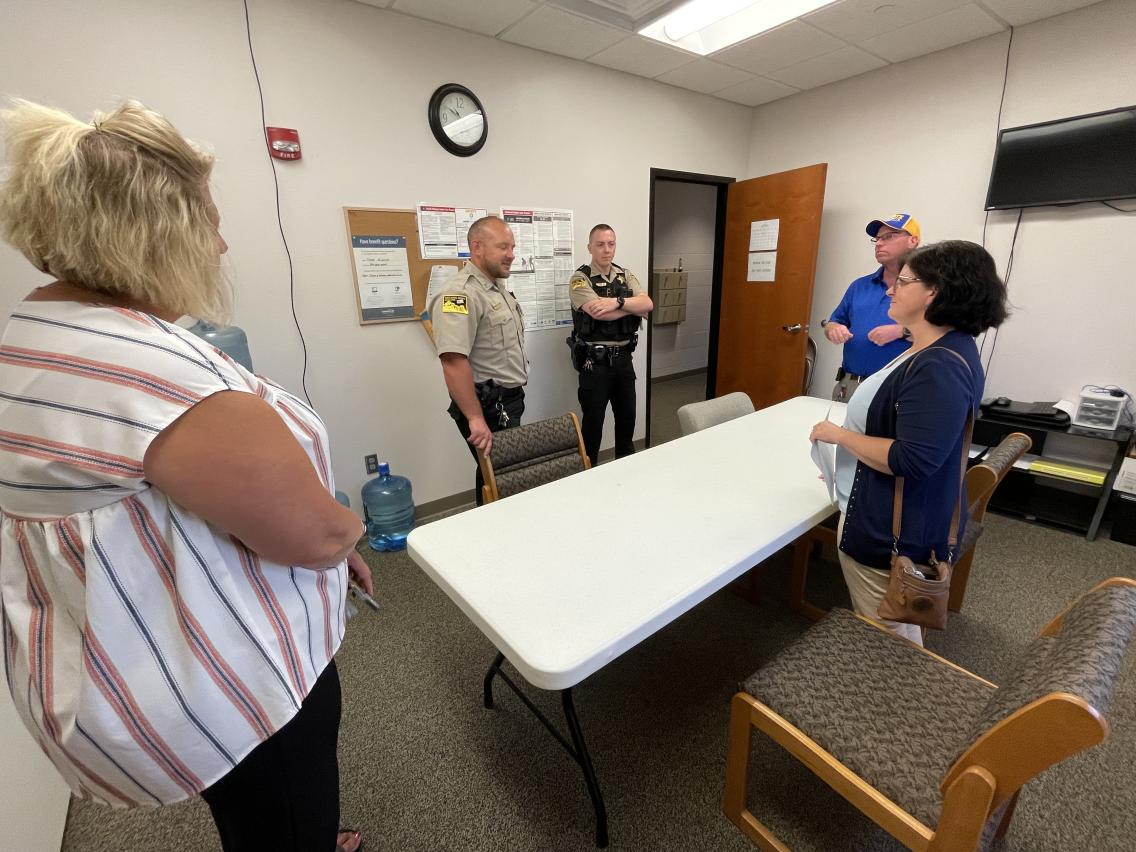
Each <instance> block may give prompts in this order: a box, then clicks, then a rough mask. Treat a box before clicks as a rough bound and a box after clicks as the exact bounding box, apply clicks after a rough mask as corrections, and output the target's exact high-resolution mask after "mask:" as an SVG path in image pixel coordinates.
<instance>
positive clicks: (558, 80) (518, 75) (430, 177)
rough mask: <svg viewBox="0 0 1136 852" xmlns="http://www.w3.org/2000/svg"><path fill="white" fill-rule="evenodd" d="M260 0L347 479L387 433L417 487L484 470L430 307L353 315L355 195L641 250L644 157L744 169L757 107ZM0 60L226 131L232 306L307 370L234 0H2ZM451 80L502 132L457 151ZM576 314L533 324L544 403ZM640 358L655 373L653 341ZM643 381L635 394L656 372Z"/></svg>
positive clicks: (10, 281)
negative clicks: (557, 220) (460, 425)
mask: <svg viewBox="0 0 1136 852" xmlns="http://www.w3.org/2000/svg"><path fill="white" fill-rule="evenodd" d="M250 8H251V13H252V22H253V44H254V46H255V49H256V53H257V60H258V63H259V69H260V76H261V80H262V81H263V83H264V89H265V102H266V109H267V119H266V120H267V123H268V124H273V125H282V126H285V127H295V128H298V129H299V131H300V137H301V141H302V143H303V148H304V159H303V160H301V161H300V162H298V163H282V164H281V165H280V166H279V172H280V194H281V207H282V210H283V216H284V228H285V232H286V234H287V236H288V239H289V244H290V247H291V251H292V257H293V260H294V263H295V271H296V309H297V312H298V314H299V317H300V321H301V323H302V325H303V329H304V334H305V336H306V338H307V343H308V352H309V357H310V364H309V370H308V379H307V384H308V389H309V390H310V392H311V396H312V400H313V402H314V403H315V405H316V407H317V409H318V410H319V411H320V412H321V413H322V414H323V416H324V418H325V419H326V421H327V423H328V427H329V429H330V432H331V438H332V448H333V461H334V468H335V474H336V479H337V482H338V484H339V487H340V488H342V489H343V490H345V491H347V492H349V493H350V494H351V496H352V498H353V502H354V503H355V504H356V507H358V504H359V499H358V495H359V488H360V486H361V484H362V482H363V480H364V478H365V475H364V472H363V462H362V457H363V455H364V454H365V453H369V452H378V453H379V454H380V456H381V457H383V458H386V459H388V460H389V461H390V462H391V465H392V468H393V469H394V470H395V471H397V472H399V473H403V474H406V475H408V476H410V477H411V478H412V479H413V481H414V490H415V498H416V500H417V501H418V502H419V503H422V502H426V501H430V500H436V499H439V498H443V497H446V496H449V495H452V494H456V493H458V492H461V491H464V490H468V489H471V488H472V486H473V483H472V477H473V464H472V461H471V460H470V457H469V454H468V452H467V451H466V450H465V448H464V447H463V446H462V445H461V441H460V438H459V437H458V435H457V432H456V430H455V428H454V426H453V423H452V421H451V420H450V419H449V417H447V416H446V414H445V413H444V409H445V408H446V405H447V404H448V400H447V398H446V392H445V386H444V384H443V382H442V378H441V370H440V368H439V366H438V363H437V359H436V357H435V356H434V353H433V350H432V348H431V345H430V343H429V341H428V339H427V337H426V335H425V334H424V333H423V331H422V330H421V329H420V328H419V327H418V325H417V324H416V323H396V324H391V325H381V326H365V327H361V326H359V325H358V322H357V310H356V307H355V300H354V296H353V294H352V279H351V268H350V260H349V256H348V249H347V243H346V240H345V236H344V224H343V213H342V209H341V208H342V207H343V206H344V205H351V206H371V207H394V208H409V207H413V205H414V204H415V203H416V202H418V201H433V202H442V203H445V202H453V203H457V204H468V205H477V206H483V207H486V208H488V209H490V210H494V209H496V208H499V207H501V206H502V205H527V204H532V205H545V206H555V207H567V208H571V209H573V210H574V211H575V214H576V225H577V227H576V232H577V233H576V237H577V242H578V250H577V259H578V261H579V262H583V261H584V260H585V259H586V257H587V253H586V249H585V244H586V242H587V229H588V227H590V225H591V224H592V223H594V222H597V221H607V222H610V223H612V224H613V225H614V226H615V227H616V228H617V230H618V233H619V243H620V245H619V255H620V260H621V262H623V263H626V264H627V265H628V266H630V267H631V268H632V269H641V270H645V269H646V268H647V264H646V254H647V222H648V209H647V207H648V201H649V177H650V169H651V167H658V168H667V169H677V170H685V171H694V172H706V173H712V174H723V175H736V176H739V177H740V176H741V175H742V173H743V171H744V168H745V164H746V159H747V151H748V144H749V138H750V121H751V115H752V111H751V110H750V109H748V108H746V107H742V106H739V105H736V104H729V103H726V102H724V101H720V100H717V99H715V98H710V97H707V96H704V95H698V94H695V93H692V92H686V91H683V90H680V89H676V88H673V87H669V86H664V85H662V84H659V83H654V82H651V81H648V80H644V79H642V78H638V77H633V76H631V75H627V74H622V73H619V72H616V71H611V70H608V69H605V68H599V67H595V66H590V65H585V64H583V63H579V62H573V61H571V60H568V59H561V58H558V57H553V56H550V55H547V54H543V53H539V52H536V51H532V50H528V49H525V48H521V47H515V46H512V45H506V44H502V43H500V42H496V41H494V40H492V39H489V38H484V37H480V36H475V35H470V34H467V33H461V32H459V31H457V30H452V29H449V28H446V27H442V26H439V25H436V24H431V23H427V22H424V21H419V20H416V19H413V18H409V17H406V16H402V15H398V14H396V13H393V12H387V11H382V10H379V9H376V8H373V7H370V6H366V5H362V4H359V3H355V2H350V0H271V2H269V0H251V2H250ZM47 46H50V48H51V51H50V54H48V53H45V47H47ZM0 81H2V82H0V87H2V93H3V94H8V95H19V96H22V97H27V98H31V99H34V100H42V101H46V102H49V103H52V104H55V105H58V106H61V107H63V108H66V109H69V110H71V111H73V112H75V113H77V114H79V115H83V116H86V115H89V114H90V111H91V110H92V109H93V108H95V107H107V106H110V105H113V103H114V102H115V101H116V100H117V99H119V98H123V97H134V98H138V99H140V100H142V101H144V102H146V103H148V104H150V105H152V106H153V107H155V108H157V109H159V110H160V111H162V112H164V113H166V114H167V115H168V116H169V117H170V118H171V119H172V120H173V121H174V122H175V123H176V124H177V125H178V127H179V128H180V129H181V130H182V131H183V132H184V133H185V134H186V135H187V136H189V137H190V138H194V139H199V140H205V141H207V142H209V143H211V145H212V146H213V148H214V149H215V151H216V153H217V155H218V163H217V167H216V170H215V185H216V190H215V191H216V195H217V201H218V205H219V206H220V209H221V214H222V218H223V221H222V231H223V233H224V235H225V237H226V239H227V240H228V241H229V244H230V245H231V247H232V248H231V251H230V253H229V262H230V264H231V267H232V272H233V277H234V279H235V284H236V288H237V314H236V321H237V323H238V324H239V325H241V326H243V327H244V328H245V330H246V331H247V332H248V335H249V341H250V346H251V348H252V352H253V358H254V360H255V362H256V366H257V369H258V371H260V372H263V373H265V374H266V375H269V376H272V377H273V378H275V379H276V380H277V381H280V382H282V383H284V384H285V385H286V386H288V387H289V388H292V389H298V388H299V386H300V366H301V354H300V344H299V339H298V337H297V335H296V332H295V330H294V328H293V326H292V318H291V313H290V308H289V302H288V270H287V264H286V259H285V256H284V251H283V248H282V246H281V244H280V240H279V236H278V234H277V230H276V218H275V202H274V198H273V185H272V174H271V172H270V170H269V166H268V164H267V162H266V157H265V156H264V153H263V141H262V136H261V131H260V126H261V120H260V114H259V105H258V102H257V93H256V88H255V84H254V80H253V74H252V68H251V65H250V62H249V54H248V47H247V44H246V42H245V31H244V17H243V12H242V8H241V4H240V3H234V2H231V0H195V2H192V3H185V2H174V0H109V2H103V3H100V4H99V5H98V11H97V13H96V12H94V11H93V10H92V7H91V6H90V4H88V3H83V2H78V0H5V3H4V26H3V28H0ZM451 81H456V82H461V83H464V84H466V85H468V86H470V87H471V88H472V89H473V90H474V92H476V93H477V94H478V96H479V97H480V98H481V100H482V102H483V103H484V105H485V108H486V112H487V114H488V121H489V141H488V143H487V145H486V147H485V148H484V149H483V150H482V151H481V153H479V154H478V155H477V156H475V157H473V158H470V159H460V158H457V157H453V156H451V155H450V154H447V153H446V152H445V151H443V150H442V149H441V148H440V147H439V146H438V145H437V143H436V142H435V141H434V139H433V137H432V136H431V134H430V130H429V127H428V125H427V123H426V104H427V102H428V100H429V98H430V94H431V93H432V92H433V91H434V89H435V88H436V87H437V86H438V85H440V84H442V83H446V82H451ZM603 118H611V119H614V120H615V125H614V126H615V127H617V128H618V132H610V128H611V126H612V125H611V123H610V122H608V124H607V125H606V128H607V129H605V130H602V131H601V130H599V129H598V125H594V121H595V120H597V119H603ZM0 281H2V282H3V284H2V285H0V286H2V288H3V290H2V292H0V310H3V311H4V312H7V311H8V310H10V309H11V307H12V305H13V304H14V303H15V301H16V300H17V299H19V298H20V297H21V296H22V295H23V294H24V293H25V292H27V291H28V290H30V289H31V288H32V286H34V285H35V284H37V283H39V281H40V279H39V277H38V276H37V275H36V273H35V272H34V270H32V268H31V267H30V266H29V265H28V264H27V263H26V262H25V261H24V260H23V259H22V258H21V257H19V256H18V255H17V254H16V253H15V252H12V251H11V250H10V249H8V248H7V247H0ZM566 335H567V331H566V330H564V329H561V330H558V331H541V332H534V333H532V334H530V335H529V345H528V350H529V357H530V359H531V361H532V369H531V373H530V382H529V389H528V411H527V413H526V417H527V418H529V419H539V418H541V417H546V416H551V415H554V414H557V413H560V412H563V411H565V410H568V409H569V408H575V407H576V405H577V403H576V376H575V373H574V372H573V371H572V369H571V366H570V365H569V363H568V351H567V347H566V346H565V345H564V338H565V337H566ZM635 357H636V360H637V362H638V364H639V367H638V369H639V372H640V374H641V375H642V374H645V372H646V370H645V365H646V347H643V348H642V349H641V350H640V351H639V352H637V353H636V356H635ZM639 393H640V403H639V406H640V410H642V408H643V406H644V404H645V403H644V397H645V390H644V387H643V383H640V387H639ZM642 433H643V423H642V419H640V423H639V424H638V426H637V432H636V434H637V436H640V437H641V436H642Z"/></svg>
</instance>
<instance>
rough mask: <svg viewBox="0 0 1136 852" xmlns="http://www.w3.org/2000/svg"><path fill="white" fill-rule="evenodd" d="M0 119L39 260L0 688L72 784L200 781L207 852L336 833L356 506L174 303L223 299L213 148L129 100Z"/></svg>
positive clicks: (27, 317) (12, 471)
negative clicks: (83, 113) (89, 110)
mask: <svg viewBox="0 0 1136 852" xmlns="http://www.w3.org/2000/svg"><path fill="white" fill-rule="evenodd" d="M0 121H2V122H3V126H4V130H5V136H6V142H7V148H6V150H7V158H8V164H7V165H8V170H7V172H8V175H7V180H6V182H5V184H4V185H3V187H0V234H2V235H3V237H4V238H5V239H6V240H7V241H8V242H9V243H11V244H12V245H13V246H14V247H15V248H17V249H18V250H19V251H20V252H22V253H23V255H24V256H25V257H26V258H27V259H28V260H29V261H31V263H32V264H33V265H34V266H35V267H36V269H38V270H40V271H41V272H44V273H47V274H48V275H50V276H51V277H52V278H53V279H54V280H53V281H52V282H51V283H49V284H46V285H45V286H41V287H39V288H38V289H36V290H34V291H33V292H32V293H31V294H30V295H29V296H28V297H27V298H26V299H25V300H24V301H23V302H21V303H20V304H19V305H17V306H16V309H15V310H14V311H13V313H12V315H11V317H10V318H9V320H8V324H7V327H6V328H5V330H4V333H3V338H2V340H0V396H2V398H3V405H2V406H0V586H2V592H3V624H2V627H3V638H4V652H5V662H6V669H5V670H6V672H7V678H8V687H9V690H10V692H11V694H12V698H13V700H14V701H15V704H16V708H17V710H18V711H19V713H20V715H21V717H22V718H23V721H24V724H25V725H26V726H27V728H28V730H29V731H30V732H31V734H32V736H34V737H35V739H36V741H37V742H38V743H39V745H40V747H41V748H42V749H43V750H44V752H45V753H46V754H47V755H48V757H49V758H50V759H51V760H52V762H53V763H54V764H55V766H56V767H57V768H58V770H59V772H60V774H61V775H62V776H63V777H64V778H65V779H66V780H67V782H68V784H69V785H70V786H71V788H72V790H73V791H74V792H75V794H76V795H78V796H83V797H86V798H91V799H95V800H97V801H100V802H105V803H107V804H110V805H113V806H116V807H131V806H146V805H150V806H153V805H160V804H166V803H170V802H176V801H179V800H181V799H185V798H187V797H190V796H196V795H198V794H200V795H202V796H203V797H204V798H205V800H206V801H207V802H208V804H209V806H210V809H211V811H212V813H213V817H214V820H215V821H216V823H217V828H218V831H219V832H220V835H221V841H222V845H223V847H224V849H225V850H226V852H229V850H249V849H274V850H295V852H301V850H302V852H309V850H321V849H324V850H327V852H331V850H333V849H336V848H341V849H344V850H348V852H353V850H355V849H357V848H358V847H359V846H360V845H361V841H360V838H359V835H358V834H357V833H356V832H340V831H338V817H339V777H338V767H337V765H336V753H335V749H336V737H337V734H338V729H339V715H340V692H339V680H338V676H337V673H336V669H335V661H334V654H335V652H336V650H337V649H338V647H339V643H340V640H341V638H342V636H343V630H344V597H345V592H346V590H347V582H348V577H349V576H354V577H355V579H356V580H357V581H358V582H360V583H361V584H362V585H363V587H364V588H366V589H367V590H368V591H370V589H371V579H370V574H369V572H368V570H367V566H366V564H365V563H364V562H363V561H362V559H361V558H360V557H359V556H358V554H356V553H355V550H354V547H355V544H356V542H357V540H358V538H359V536H360V534H361V533H362V529H361V524H360V522H359V520H358V519H357V518H356V517H355V515H354V514H352V513H351V512H350V511H349V510H347V509H345V508H343V507H342V506H340V505H339V504H338V503H336V501H335V499H334V497H333V494H334V489H335V484H334V482H333V480H332V474H331V468H330V465H329V450H328V444H327V433H326V431H325V429H324V426H323V423H322V422H321V421H320V419H319V417H318V416H317V415H316V414H315V412H313V411H312V410H311V409H310V408H308V407H307V406H306V405H305V404H304V403H303V402H301V401H300V400H299V399H297V398H296V397H295V396H293V395H291V394H290V393H288V392H286V391H284V390H283V389H282V388H280V387H278V386H276V385H274V384H272V383H271V382H269V381H267V380H265V379H263V378H261V377H258V376H254V375H252V374H251V373H249V372H247V371H246V370H245V369H244V368H242V367H240V366H239V365H237V364H236V363H234V362H233V361H232V360H230V359H229V358H228V357H227V356H225V355H224V354H222V353H221V352H219V351H218V350H216V349H214V348H213V347H211V346H209V345H208V344H206V343H205V342H204V341H202V340H200V339H198V338H197V337H194V336H193V335H191V334H189V333H188V332H186V331H184V330H183V329H181V328H179V327H178V326H176V325H174V324H173V323H174V321H175V320H177V319H178V318H179V317H181V316H182V315H185V314H189V315H192V316H196V317H202V318H206V319H212V320H217V321H221V322H224V321H225V319H226V316H227V313H228V310H229V292H228V288H227V285H226V284H225V283H224V282H223V280H222V277H221V272H220V259H221V255H222V254H224V253H225V251H226V250H227V248H228V247H227V245H226V244H225V241H224V240H223V239H222V238H221V236H220V234H219V232H218V225H219V216H218V213H217V209H216V207H215V206H214V205H213V202H212V200H211V198H210V193H209V187H208V181H209V177H210V172H211V169H212V165H213V159H212V157H210V156H209V155H207V154H205V153H203V152H202V151H201V150H199V149H198V148H197V147H195V146H194V145H192V144H191V143H189V142H188V141H186V140H185V139H184V138H182V136H181V135H180V134H179V133H178V132H177V131H176V130H175V129H174V127H173V126H172V125H171V124H170V123H169V122H167V121H166V120H165V119H164V118H162V117H161V116H160V115H158V114H157V113H155V112H152V111H150V110H148V109H146V108H144V107H142V106H140V105H138V104H134V103H127V104H123V105H122V106H120V107H119V108H118V109H116V110H114V111H113V112H111V113H109V114H106V115H98V116H96V118H95V120H94V122H93V123H90V124H87V123H84V122H81V121H78V120H77V119H75V118H73V117H72V116H70V115H68V114H66V113H63V112H59V111H57V110H53V109H49V108H47V107H44V106H39V105H36V104H32V103H28V102H26V101H16V102H15V103H14V105H13V106H12V107H11V108H10V109H7V110H5V111H4V112H3V113H0Z"/></svg>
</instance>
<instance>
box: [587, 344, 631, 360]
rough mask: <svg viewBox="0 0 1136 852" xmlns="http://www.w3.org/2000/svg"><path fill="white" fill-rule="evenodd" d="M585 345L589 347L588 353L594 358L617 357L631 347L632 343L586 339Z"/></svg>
mask: <svg viewBox="0 0 1136 852" xmlns="http://www.w3.org/2000/svg"><path fill="white" fill-rule="evenodd" d="M584 345H585V346H587V347H588V354H589V355H590V356H591V357H593V358H616V357H618V356H619V353H620V352H622V351H623V350H625V349H630V348H631V344H630V343H619V344H610V343H588V342H587V341H585V342H584Z"/></svg>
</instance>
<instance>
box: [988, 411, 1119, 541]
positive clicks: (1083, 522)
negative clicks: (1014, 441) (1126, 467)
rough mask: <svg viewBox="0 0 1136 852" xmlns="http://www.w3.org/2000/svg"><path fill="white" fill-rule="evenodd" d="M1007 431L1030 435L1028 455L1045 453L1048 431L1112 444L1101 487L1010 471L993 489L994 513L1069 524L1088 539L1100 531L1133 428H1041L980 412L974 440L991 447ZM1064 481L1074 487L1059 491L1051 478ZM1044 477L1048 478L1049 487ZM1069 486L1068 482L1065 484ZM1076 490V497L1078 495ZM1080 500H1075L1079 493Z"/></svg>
mask: <svg viewBox="0 0 1136 852" xmlns="http://www.w3.org/2000/svg"><path fill="white" fill-rule="evenodd" d="M1011 432H1022V433H1023V434H1026V435H1029V437H1030V439H1031V440H1032V441H1033V448H1032V449H1031V450H1030V452H1031V453H1036V454H1038V455H1045V440H1046V438H1048V437H1049V436H1050V435H1068V436H1070V437H1073V438H1076V439H1078V440H1080V439H1084V440H1086V441H1108V442H1111V443H1112V444H1114V445H1115V451H1114V452H1113V456H1112V463H1111V464H1110V466H1109V468H1108V473H1107V474H1106V475H1105V480H1104V484H1103V485H1093V484H1091V483H1085V482H1079V481H1076V480H1071V479H1063V478H1059V477H1053V476H1049V475H1046V474H1042V473H1037V472H1031V471H1024V470H1016V469H1015V470H1011V471H1010V473H1009V474H1008V475H1007V477H1006V480H1004V481H1003V483H1002V484H1001V485H1000V486H999V487H998V490H997V491H995V492H994V496H993V497H992V498H991V499H990V508H991V509H994V510H995V511H1003V512H1009V513H1012V514H1015V515H1024V516H1025V517H1028V518H1031V519H1034V518H1036V519H1037V520H1041V521H1046V522H1048V523H1052V524H1057V525H1059V526H1063V527H1069V528H1071V529H1075V530H1078V531H1083V532H1084V533H1085V538H1086V539H1088V540H1089V541H1092V540H1093V539H1094V538H1096V536H1097V531H1098V530H1099V529H1100V524H1101V519H1102V518H1104V512H1105V509H1106V508H1108V501H1109V498H1110V497H1111V495H1112V484H1113V482H1115V481H1116V475H1117V473H1118V472H1119V471H1120V465H1121V463H1122V462H1123V461H1124V457H1125V455H1126V454H1127V452H1128V447H1129V445H1130V444H1131V443H1132V435H1133V432H1132V429H1131V428H1129V427H1126V426H1125V427H1121V428H1119V429H1116V430H1114V431H1112V432H1105V431H1102V430H1100V429H1086V428H1084V427H1081V426H1062V427H1052V426H1042V425H1038V424H1036V423H1027V422H1025V421H1014V420H1011V419H1009V418H1006V419H1002V418H999V417H996V416H994V417H992V416H990V415H988V414H983V415H982V416H980V417H979V418H978V419H977V420H976V421H975V422H974V442H975V443H976V444H985V445H987V446H990V447H993V446H995V445H997V444H998V442H999V441H1001V440H1002V439H1003V438H1004V437H1005V436H1006V435H1009V434H1010V433H1011ZM1058 479H1060V481H1061V482H1062V483H1066V484H1067V485H1068V484H1073V485H1075V486H1076V488H1074V489H1073V491H1069V490H1059V489H1056V488H1054V487H1052V485H1053V483H1054V481H1055V480H1058ZM1046 480H1049V484H1048V485H1047V483H1046ZM1069 487H1072V486H1069ZM1077 492H1079V495H1078V493H1077ZM1078 496H1080V497H1081V499H1080V500H1078V499H1077V497H1078Z"/></svg>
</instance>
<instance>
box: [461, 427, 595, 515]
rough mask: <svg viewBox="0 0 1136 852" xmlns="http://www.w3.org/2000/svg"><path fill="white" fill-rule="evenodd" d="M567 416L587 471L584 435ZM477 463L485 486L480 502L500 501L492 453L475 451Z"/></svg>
mask: <svg viewBox="0 0 1136 852" xmlns="http://www.w3.org/2000/svg"><path fill="white" fill-rule="evenodd" d="M567 416H568V417H571V418H572V426H573V427H574V428H575V429H576V448H577V450H578V451H579V453H580V459H581V460H582V461H583V463H584V470H588V469H590V468H591V466H592V463H591V462H590V461H589V460H588V454H587V453H586V452H585V451H584V435H583V433H582V432H581V431H580V418H578V417H577V416H576V413H575V412H574V411H569V412H568V413H567ZM538 422H539V421H538ZM516 428H517V429H523V428H525V427H524V425H523V424H522V425H521V426H517V427H516ZM495 434H497V433H495ZM477 463H478V464H479V465H480V466H481V477H482V479H483V480H484V481H485V484H484V485H482V486H481V495H482V501H483V502H484V503H492V502H494V501H496V500H500V499H501V495H500V494H499V493H498V492H497V477H496V476H495V475H494V473H493V459H492V451H490V455H488V456H487V455H485V453H483V452H482V451H481V450H480V449H479V450H478V451H477Z"/></svg>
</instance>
